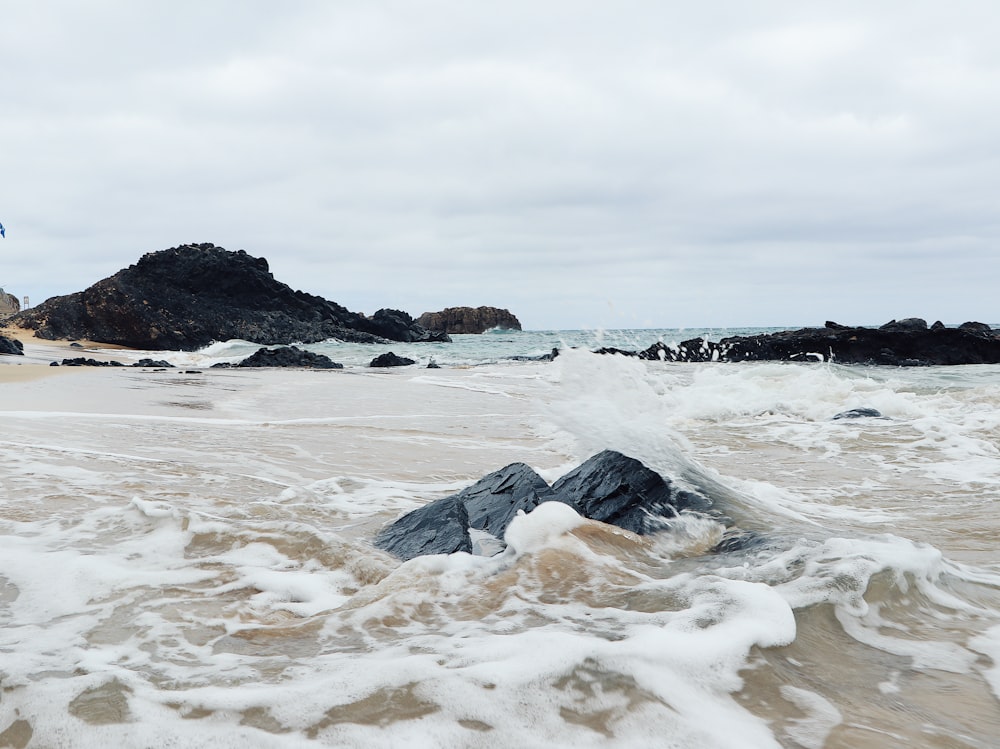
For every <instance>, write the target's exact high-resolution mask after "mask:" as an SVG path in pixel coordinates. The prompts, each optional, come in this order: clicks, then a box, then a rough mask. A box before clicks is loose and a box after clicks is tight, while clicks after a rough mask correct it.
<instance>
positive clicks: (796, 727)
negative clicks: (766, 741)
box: [781, 684, 843, 749]
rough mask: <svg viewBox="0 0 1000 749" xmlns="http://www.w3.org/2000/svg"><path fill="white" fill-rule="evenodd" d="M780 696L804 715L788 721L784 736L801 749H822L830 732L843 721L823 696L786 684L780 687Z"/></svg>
mask: <svg viewBox="0 0 1000 749" xmlns="http://www.w3.org/2000/svg"><path fill="white" fill-rule="evenodd" d="M781 696H782V697H784V698H785V699H786V700H788V701H789V702H791V703H793V704H794V705H795V706H796V707H798V708H799V709H800V710H802V712H803V713H805V717H803V718H793V719H792V720H790V721H789V724H790V725H789V726H787V727H786V728H785V735H787V736H788V738H790V739H792V740H793V741H795V742H796V743H797V744H799V745H800V746H801V747H802V748H803V749H823V747H824V746H825V744H826V739H827V737H828V736H829V735H830V732H831V731H832V730H833V729H834V728H835V727H836V726H838V725H840V723H841V722H842V721H843V716H842V715H841V714H840V711H839V710H838V709H837V708H836V707H834V706H833V705H832V704H831V703H830V701H829V700H827V699H826V698H824V697H823V696H821V695H819V694H816V693H815V692H810V691H808V690H805V689H799V688H798V687H793V686H791V685H788V684H786V685H784V686H782V687H781Z"/></svg>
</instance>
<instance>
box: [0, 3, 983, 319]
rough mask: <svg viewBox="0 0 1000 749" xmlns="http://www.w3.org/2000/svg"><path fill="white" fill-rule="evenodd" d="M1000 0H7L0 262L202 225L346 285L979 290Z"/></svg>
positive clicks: (922, 308) (680, 308) (157, 241)
mask: <svg viewBox="0 0 1000 749" xmlns="http://www.w3.org/2000/svg"><path fill="white" fill-rule="evenodd" d="M998 16H1000V10H997V9H994V7H993V5H991V4H989V3H986V2H963V3H959V4H957V5H955V6H954V7H950V8H949V12H948V13H947V14H945V13H943V12H942V11H941V10H940V6H938V5H936V4H929V3H906V4H904V3H888V4H882V5H879V6H872V5H871V4H867V3H860V2H858V3H855V2H846V3H840V4H838V5H837V6H830V7H824V8H819V7H818V6H808V5H803V4H801V3H792V2H775V3H767V4H756V5H754V6H753V7H751V6H750V5H749V4H744V3H737V2H717V3H712V4H702V5H691V4H684V5H681V4H675V3H655V2H652V1H651V0H648V1H646V0H630V1H628V2H623V3H621V4H615V5H613V6H612V5H610V4H606V3H591V2H575V3H569V2H553V3H545V4H538V3H526V2H517V1H512V2H509V3H504V4H502V5H490V6H483V5H482V4H470V3H459V2H448V1H445V0H440V1H431V0H429V1H427V2H417V3H414V2H393V1H389V0H373V1H370V2H344V3H336V4H329V3H320V2H303V3H296V4H293V5H290V6H277V5H273V4H270V3H246V2H239V3H236V2H232V3H227V2H218V3H211V4H204V3H194V2H178V3H172V4H170V5H169V6H167V5H162V6H161V5H149V4H135V3H127V2H124V0H105V1H104V2H99V3H88V4H86V6H81V5H79V4H75V3H59V2H55V3H45V4H31V5H17V6H14V7H12V8H10V10H9V12H8V13H7V14H6V17H5V23H4V25H3V27H2V28H0V65H3V67H4V69H5V70H13V71H17V72H16V73H15V74H14V75H13V76H12V77H11V80H10V81H7V82H5V92H4V96H5V101H4V117H3V118H0V143H3V144H4V179H3V181H2V183H0V221H3V222H4V224H5V225H6V226H7V229H8V238H7V240H6V241H5V242H2V243H0V250H2V251H3V259H4V262H3V264H2V265H0V279H2V281H3V283H4V284H5V285H6V286H7V288H9V289H10V290H13V291H15V293H19V294H25V293H27V294H31V296H32V297H33V299H35V300H37V299H39V298H40V297H42V296H45V295H48V294H53V293H66V292H69V291H74V290H78V289H80V288H83V287H85V286H87V285H89V284H90V283H92V282H94V281H96V280H97V279H99V278H101V277H103V276H106V275H109V274H110V273H113V272H114V271H116V270H118V269H119V268H121V267H124V266H125V265H128V264H130V263H132V262H134V261H135V260H136V259H137V258H138V257H139V255H141V254H142V253H143V252H146V251H149V250H155V249H162V248H165V247H169V246H173V245H176V244H180V243H183V242H190V241H213V242H215V243H217V244H220V245H223V246H226V247H229V248H230V249H237V248H244V249H246V250H247V251H248V252H251V253H252V254H257V255H263V256H265V257H267V258H268V259H269V260H270V262H271V265H272V269H273V270H274V272H275V275H276V276H277V277H278V278H279V279H281V280H284V281H286V282H288V283H290V284H291V285H293V286H296V287H298V288H304V289H306V290H308V291H311V292H314V293H318V294H322V295H324V296H327V297H329V298H331V299H334V300H336V301H338V302H341V303H343V304H345V305H346V306H348V307H350V308H352V309H357V310H360V311H366V312H371V311H374V310H375V309H377V308H378V307H381V306H393V307H401V308H403V309H407V310H408V311H410V312H412V313H414V314H419V313H420V312H423V311H425V310H430V309H435V308H442V307H445V306H451V305H455V304H496V305H498V306H505V307H509V308H510V309H512V310H513V311H514V312H515V313H516V314H518V315H519V316H520V317H521V319H522V321H523V322H524V323H525V324H526V325H527V326H529V327H577V326H598V325H604V326H611V325H625V324H632V325H635V324H644V325H655V326H673V325H687V326H695V325H702V324H719V325H722V324H741V323H744V322H745V323H748V324H799V323H802V324H805V323H812V322H822V321H823V320H825V319H827V318H829V317H834V318H837V317H841V318H844V319H845V320H847V321H852V320H851V319H849V318H851V316H852V314H853V311H854V310H856V311H857V312H858V314H861V315H862V317H861V318H853V320H855V321H868V322H875V321H879V320H881V319H882V318H885V319H889V318H890V317H901V316H907V315H911V314H920V315H923V316H925V317H928V318H934V317H940V318H943V319H945V320H946V321H950V322H960V321H962V320H964V319H966V318H976V317H978V318H981V319H983V318H989V317H990V315H991V314H995V313H992V311H991V310H992V308H991V306H990V304H989V302H988V301H987V300H988V299H989V298H990V297H991V294H992V291H991V288H992V286H993V285H994V284H995V280H996V270H995V268H996V262H997V261H996V260H994V257H995V253H994V249H993V248H994V245H995V242H996V240H997V228H998V227H997V221H996V219H995V215H996V205H995V199H994V196H995V195H997V194H1000V189H998V188H1000V184H998V182H1000V176H998V174H1000V171H998V170H997V169H996V163H995V162H996V161H997V145H998V136H997V133H998V132H1000V109H998V100H997V98H996V97H995V96H993V95H992V92H993V91H995V90H997V83H998V82H1000V81H998V78H1000V52H998V51H997V49H996V45H995V44H994V43H993V40H992V39H991V37H990V34H989V29H990V28H991V23H992V24H995V22H996V20H997V18H998ZM956 258H961V259H962V264H963V266H964V268H963V267H958V266H957V265H956V264H955V262H954V261H955V259H956ZM890 281H892V283H890ZM848 302H849V306H850V307H851V309H844V306H845V305H848ZM904 308H905V309H904Z"/></svg>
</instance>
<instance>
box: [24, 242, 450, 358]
mask: <svg viewBox="0 0 1000 749" xmlns="http://www.w3.org/2000/svg"><path fill="white" fill-rule="evenodd" d="M383 312H384V313H385V314H382V313H383ZM407 319H408V316H406V317H400V316H399V314H398V313H395V312H393V311H391V310H389V311H385V310H383V311H381V312H379V313H376V314H375V315H373V316H372V318H367V317H365V316H364V315H361V314H358V313H356V312H350V311H349V310H347V309H346V308H344V307H342V306H340V305H339V304H337V303H336V302H331V301H328V300H326V299H323V298H322V297H319V296H314V295H312V294H307V293H306V292H303V291H293V290H292V289H291V287H289V286H287V285H286V284H283V283H281V282H279V281H277V280H275V278H274V276H273V275H271V273H270V271H269V269H268V264H267V260H265V259H264V258H256V257H252V256H251V255H248V254H247V253H246V252H244V251H243V250H239V251H237V252H230V251H228V250H225V249H223V248H222V247H216V246H215V245H213V244H210V243H209V244H188V245H182V246H180V247H173V248H171V249H168V250H161V251H159V252H150V253H147V254H145V255H143V256H142V257H141V258H140V259H139V261H138V262H137V263H136V264H135V265H130V266H129V267H128V268H125V269H124V270H121V271H118V273H115V274H114V275H113V276H110V277H108V278H105V279H103V280H102V281H98V282H97V283H95V284H94V285H93V286H91V287H90V288H88V289H86V290H85V291H81V292H77V293H75V294H69V295H67V296H61V297H54V298H52V299H49V300H47V301H45V302H43V303H42V304H40V305H38V306H37V307H34V308H32V309H30V310H25V311H22V312H20V313H18V314H17V315H15V316H14V317H12V318H11V322H12V323H13V324H16V325H18V326H20V327H22V328H28V329H31V330H34V331H35V335H36V336H37V337H39V338H47V339H52V340H56V339H74V338H85V339H90V340H94V341H101V342H104V343H115V344H120V345H123V346H129V347H132V348H140V349H151V350H177V349H180V350H184V351H192V350H195V349H198V348H202V347H204V346H207V345H208V344H210V343H212V342H213V341H224V340H229V339H231V338H241V339H243V340H247V341H251V342H253V343H261V344H288V343H294V342H303V343H314V342H316V341H322V340H326V339H328V338H337V339H340V340H343V341H350V342H356V343H384V342H387V341H388V340H406V341H413V340H418V341H423V340H447V336H443V335H442V336H438V337H437V338H435V336H434V335H432V334H430V333H428V331H426V330H424V329H423V328H421V327H419V326H417V325H416V324H415V323H413V322H412V320H410V321H409V323H407V322H406V320H407Z"/></svg>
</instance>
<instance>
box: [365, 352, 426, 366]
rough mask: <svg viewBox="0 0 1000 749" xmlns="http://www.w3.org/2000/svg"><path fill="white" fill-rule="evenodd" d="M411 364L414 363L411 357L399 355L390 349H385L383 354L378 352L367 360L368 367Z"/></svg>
mask: <svg viewBox="0 0 1000 749" xmlns="http://www.w3.org/2000/svg"><path fill="white" fill-rule="evenodd" d="M411 364H416V362H415V361H414V360H413V359H410V358H409V357H406V356H399V355H398V354H394V353H393V352H391V351H387V352H385V353H384V354H379V355H378V356H376V357H375V358H374V359H372V360H371V362H369V364H368V366H369V367H376V368H377V367H408V366H410V365H411Z"/></svg>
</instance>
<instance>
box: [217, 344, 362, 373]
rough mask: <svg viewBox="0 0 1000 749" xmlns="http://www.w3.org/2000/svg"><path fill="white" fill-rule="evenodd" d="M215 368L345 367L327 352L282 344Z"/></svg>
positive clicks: (223, 363)
mask: <svg viewBox="0 0 1000 749" xmlns="http://www.w3.org/2000/svg"><path fill="white" fill-rule="evenodd" d="M212 367H213V368H219V369H232V368H236V367H244V368H249V367H304V368H306V369H343V368H344V365H343V364H338V363H337V362H335V361H333V360H332V359H331V358H330V357H329V356H326V355H325V354H315V353H313V352H312V351H303V350H302V349H300V348H298V347H297V346H282V347H281V348H276V349H269V348H262V349H257V351H256V352H254V353H253V354H251V355H250V356H248V357H247V358H246V359H244V360H243V361H241V362H240V363H239V364H231V363H229V362H221V363H219V364H213V365H212Z"/></svg>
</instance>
